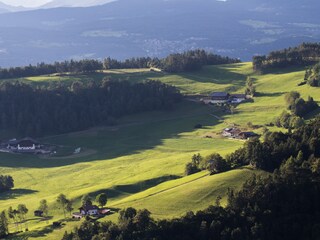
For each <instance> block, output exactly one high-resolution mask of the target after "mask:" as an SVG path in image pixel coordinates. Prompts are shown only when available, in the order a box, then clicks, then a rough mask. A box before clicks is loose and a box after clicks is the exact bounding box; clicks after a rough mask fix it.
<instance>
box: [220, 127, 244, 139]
mask: <svg viewBox="0 0 320 240" xmlns="http://www.w3.org/2000/svg"><path fill="white" fill-rule="evenodd" d="M240 133H241V130H240V129H239V128H225V129H224V130H223V132H222V136H224V137H233V138H235V137H238V136H239V134H240Z"/></svg>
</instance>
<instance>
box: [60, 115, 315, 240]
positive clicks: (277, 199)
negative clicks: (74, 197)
mask: <svg viewBox="0 0 320 240" xmlns="http://www.w3.org/2000/svg"><path fill="white" fill-rule="evenodd" d="M319 131H320V118H317V119H316V120H314V121H312V122H311V123H310V124H307V125H306V126H303V127H301V128H299V129H298V130H297V131H296V133H290V134H289V133H288V134H284V133H271V135H270V136H269V137H268V139H267V140H266V144H267V145H270V144H271V145H274V146H278V148H277V149H276V148H275V147H274V148H273V150H274V151H276V152H278V154H280V155H282V156H280V155H279V156H278V158H277V159H278V160H276V162H277V168H275V170H274V172H273V173H272V174H270V175H269V176H268V177H264V178H263V177H261V176H256V175H253V176H252V177H251V178H250V179H249V180H247V181H246V182H245V183H244V184H243V186H242V189H241V190H240V191H238V192H236V191H233V190H231V189H230V190H229V191H228V194H227V198H228V200H227V206H226V207H224V208H223V207H221V204H220V200H221V197H217V199H216V201H215V203H213V204H214V205H211V206H209V207H208V208H207V209H205V210H202V211H198V212H196V213H194V212H188V213H186V214H185V215H184V216H183V217H180V218H175V219H170V220H155V219H153V218H152V217H151V213H150V212H149V211H148V210H146V209H141V210H136V209H134V208H130V207H129V208H127V209H123V210H121V211H120V213H119V218H118V223H113V222H111V221H108V222H97V221H92V220H86V221H85V222H83V223H82V224H81V225H80V227H78V228H77V229H75V230H74V231H72V232H70V233H67V232H65V234H64V236H63V238H62V240H76V239H77V240H87V239H93V240H98V239H116V240H117V239H123V240H126V239H130V240H144V239H145V240H146V239H157V240H162V239H163V240H164V239H172V240H180V239H181V240H182V239H184V240H193V239H200V240H201V239H203V240H205V239H208V240H209V239H217V240H226V239H228V240H246V239H260V240H280V239H281V240H283V239H288V240H289V239H290V240H300V239H308V240H317V239H319V236H320V208H319V206H318V205H319V202H320V153H319V151H320V150H319V149H320V148H319V145H317V144H319V142H320V139H319V136H320V135H319ZM315 142H317V144H315ZM257 143H258V141H257V140H255V141H249V142H248V143H247V148H248V151H251V153H252V154H253V155H256V156H257V154H259V151H260V148H256V149H255V148H254V146H257V145H256V144H257ZM248 145H251V147H250V146H248ZM290 145H295V147H293V149H295V148H296V147H297V148H296V149H295V151H291V150H292V149H291V147H290ZM316 145H317V146H316ZM249 149H251V150H249ZM262 154H265V152H264V153H262ZM240 155H241V154H240ZM288 156H289V157H288ZM268 157H270V155H269V156H268ZM268 161H271V162H272V161H273V160H272V159H268Z"/></svg>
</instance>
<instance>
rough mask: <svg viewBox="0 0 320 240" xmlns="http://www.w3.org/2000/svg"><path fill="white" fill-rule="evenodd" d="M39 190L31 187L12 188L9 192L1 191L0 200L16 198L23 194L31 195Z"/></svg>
mask: <svg viewBox="0 0 320 240" xmlns="http://www.w3.org/2000/svg"><path fill="white" fill-rule="evenodd" d="M37 192H38V191H35V190H30V189H20V188H17V189H12V190H9V191H7V192H3V193H0V200H8V199H15V198H17V197H20V196H23V195H29V194H33V193H37Z"/></svg>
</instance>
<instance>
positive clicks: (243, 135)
mask: <svg viewBox="0 0 320 240" xmlns="http://www.w3.org/2000/svg"><path fill="white" fill-rule="evenodd" d="M254 137H259V135H258V134H256V133H254V132H241V133H239V139H250V138H254Z"/></svg>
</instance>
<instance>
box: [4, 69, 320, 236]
mask: <svg viewBox="0 0 320 240" xmlns="http://www.w3.org/2000/svg"><path fill="white" fill-rule="evenodd" d="M251 69H252V66H251V63H241V64H232V65H222V66H207V67H205V68H204V69H203V70H201V71H199V72H195V73H185V74H179V75H169V74H164V73H154V72H150V71H147V70H145V69H144V70H117V71H107V72H103V73H95V74H90V75H76V76H64V77H58V76H40V77H33V78H27V79H23V80H21V81H25V82H30V83H32V84H40V85H41V84H50V81H61V82H62V83H64V84H66V85H70V84H71V82H72V81H73V80H79V81H89V80H94V81H101V80H102V79H103V78H104V77H109V78H117V79H127V80H130V81H133V82H139V81H144V80H147V79H149V80H160V81H162V82H165V83H168V84H173V85H175V86H177V87H178V88H179V89H181V90H182V92H183V93H187V94H195V93H201V94H206V93H209V92H211V91H229V92H238V93H240V92H243V91H244V86H245V79H246V77H247V76H251V77H253V78H255V84H256V86H257V92H258V95H257V97H255V98H254V102H252V103H245V104H241V105H239V106H237V107H236V109H235V113H234V114H226V113H223V112H221V111H220V110H219V109H217V108H214V107H212V106H204V105H201V104H197V103H192V102H188V101H183V102H182V103H180V104H178V105H177V107H176V109H174V110H173V111H168V112H150V113H145V114H137V115H132V116H128V117H125V118H122V119H119V120H118V124H117V125H115V126H112V127H100V128H94V129H89V130H87V131H83V132H77V133H71V134H66V135H59V136H49V137H46V138H43V139H40V140H41V141H42V142H46V143H51V144H57V145H61V146H63V147H64V148H66V152H67V150H68V151H69V150H70V149H71V150H72V149H75V148H78V147H81V148H82V149H83V151H84V153H83V154H82V155H81V154H80V155H78V156H75V155H72V157H70V156H66V157H63V156H61V157H56V158H38V157H34V156H29V155H8V154H4V153H1V154H0V166H1V168H0V173H1V174H10V175H12V176H13V178H14V179H15V186H16V187H15V189H14V190H13V191H11V192H9V193H4V194H0V209H7V208H8V207H9V206H12V207H16V206H17V205H18V204H19V203H24V204H26V205H27V207H28V208H29V213H28V218H29V221H28V228H29V230H30V231H29V232H28V233H27V234H26V233H25V234H22V235H20V236H19V237H20V238H22V237H28V236H29V237H31V238H36V239H59V238H61V236H62V235H63V233H64V231H65V230H68V231H69V230H72V228H73V226H75V225H77V223H75V222H68V223H67V224H66V226H64V227H63V228H62V229H61V230H53V229H51V227H49V225H50V224H51V222H52V221H53V220H58V219H61V218H63V214H62V211H61V210H59V209H58V208H57V206H56V204H55V198H56V197H57V195H58V194H60V193H64V194H66V195H67V197H68V198H71V199H73V201H74V208H75V210H76V208H77V207H79V206H80V203H79V199H80V198H81V196H82V195H84V194H88V193H89V194H91V195H92V196H93V197H95V196H96V195H97V194H98V193H101V192H106V193H107V195H108V196H109V200H108V204H107V205H108V206H111V207H114V208H124V207H129V206H132V207H136V208H147V209H149V210H150V211H151V212H152V214H153V216H154V217H155V218H172V217H177V216H181V215H183V214H184V213H185V212H187V211H189V210H193V211H196V210H200V209H203V208H205V207H207V206H208V205H210V204H213V203H214V201H215V199H216V198H217V196H222V197H223V199H222V203H223V204H225V202H226V192H227V189H228V188H229V187H231V188H235V189H238V188H239V187H241V185H242V183H243V182H244V181H245V180H246V179H247V178H248V177H249V176H250V175H251V174H252V173H257V174H264V173H262V172H259V171H255V170H250V169H238V170H234V171H230V172H227V173H222V174H218V175H214V176H208V175H207V172H201V173H198V174H195V175H192V176H188V177H183V175H184V167H185V164H186V163H187V162H189V161H190V159H191V156H192V155H193V154H195V153H198V152H199V153H201V154H202V155H204V156H205V155H208V154H210V153H213V152H218V153H220V154H222V155H225V154H227V153H230V152H231V151H234V150H235V149H237V148H239V147H240V146H242V144H243V142H242V141H237V140H229V139H224V138H221V137H220V135H219V132H221V130H222V129H223V128H224V127H226V126H229V125H230V124H231V123H235V124H238V125H240V127H241V128H242V129H246V128H247V123H248V122H252V123H253V124H254V125H264V124H266V123H269V122H271V121H272V120H273V119H274V118H275V117H276V116H278V115H279V114H280V113H281V112H282V111H283V110H284V109H285V102H284V96H283V95H284V94H285V93H286V92H288V91H291V90H295V91H299V92H300V93H301V95H302V96H303V97H305V98H306V97H307V96H308V95H311V96H313V97H314V99H315V100H317V101H320V91H319V88H311V87H309V86H307V85H304V86H301V87H298V86H297V84H298V83H299V82H301V81H302V80H303V77H304V70H303V69H289V70H288V71H286V72H275V73H272V74H267V75H261V76H260V75H255V74H253V72H252V70H251ZM198 123H200V124H202V125H203V128H202V129H194V126H195V125H196V124H198ZM254 131H256V132H258V133H259V132H261V131H262V128H261V127H260V128H258V129H254ZM208 136H209V138H208ZM12 137H14V136H12ZM44 198H45V199H47V200H48V202H49V205H50V215H52V216H53V219H50V220H49V221H48V222H47V221H42V220H41V219H38V218H34V217H33V216H32V213H33V211H34V210H36V209H37V207H38V205H39V201H40V200H41V199H44ZM116 217H117V215H116V214H115V215H111V216H109V217H106V218H105V219H106V220H108V219H112V220H115V219H116ZM11 229H12V230H14V229H15V227H14V225H13V224H12V226H11Z"/></svg>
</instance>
